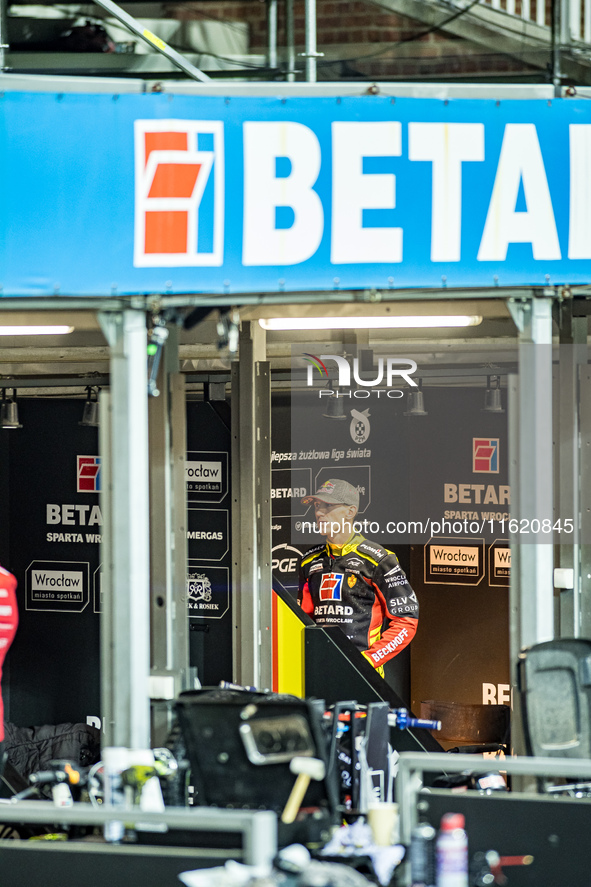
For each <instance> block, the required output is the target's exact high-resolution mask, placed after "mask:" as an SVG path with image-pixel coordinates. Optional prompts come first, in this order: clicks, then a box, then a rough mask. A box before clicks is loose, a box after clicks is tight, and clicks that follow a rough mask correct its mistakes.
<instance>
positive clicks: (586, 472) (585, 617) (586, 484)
mask: <svg viewBox="0 0 591 887" xmlns="http://www.w3.org/2000/svg"><path fill="white" fill-rule="evenodd" d="M580 381H581V389H580V391H581V399H580V404H581V411H580V431H581V433H580V440H581V449H580V469H581V475H580V477H581V503H580V504H581V510H580V521H581V585H580V588H581V636H582V637H584V638H588V637H591V492H590V490H591V483H590V478H591V367H590V366H589V365H587V364H585V366H582V367H581V370H580Z"/></svg>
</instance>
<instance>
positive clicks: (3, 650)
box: [0, 567, 18, 742]
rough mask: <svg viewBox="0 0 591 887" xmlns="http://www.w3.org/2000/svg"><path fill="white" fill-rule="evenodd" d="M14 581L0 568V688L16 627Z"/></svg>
mask: <svg viewBox="0 0 591 887" xmlns="http://www.w3.org/2000/svg"><path fill="white" fill-rule="evenodd" d="M15 591H16V579H15V578H14V576H13V575H12V573H9V572H8V570H4V569H3V568H2V567H0V687H1V682H2V666H3V664H4V659H5V657H6V654H7V652H8V650H9V648H10V645H11V644H12V641H13V639H14V636H15V634H16V627H17V625H18V609H17V606H16V594H15ZM3 739H4V703H3V702H2V693H1V692H0V742H2V740H3Z"/></svg>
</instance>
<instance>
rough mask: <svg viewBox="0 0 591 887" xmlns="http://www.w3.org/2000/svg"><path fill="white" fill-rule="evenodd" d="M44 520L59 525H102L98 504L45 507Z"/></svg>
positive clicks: (49, 505) (50, 505)
mask: <svg viewBox="0 0 591 887" xmlns="http://www.w3.org/2000/svg"><path fill="white" fill-rule="evenodd" d="M45 522H46V523H48V524H58V525H60V526H70V527H71V526H80V527H86V526H88V527H92V526H93V525H95V524H96V525H97V526H99V527H100V526H102V523H103V516H102V514H101V509H100V507H99V506H98V505H54V504H47V505H46V507H45Z"/></svg>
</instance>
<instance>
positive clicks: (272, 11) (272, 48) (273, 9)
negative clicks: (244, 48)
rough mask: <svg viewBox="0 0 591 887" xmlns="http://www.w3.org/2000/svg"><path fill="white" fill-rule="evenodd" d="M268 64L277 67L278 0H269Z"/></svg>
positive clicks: (273, 67) (273, 68)
mask: <svg viewBox="0 0 591 887" xmlns="http://www.w3.org/2000/svg"><path fill="white" fill-rule="evenodd" d="M267 65H268V66H269V68H271V69H272V70H275V69H276V68H277V0H267Z"/></svg>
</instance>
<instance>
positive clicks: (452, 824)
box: [441, 813, 466, 832]
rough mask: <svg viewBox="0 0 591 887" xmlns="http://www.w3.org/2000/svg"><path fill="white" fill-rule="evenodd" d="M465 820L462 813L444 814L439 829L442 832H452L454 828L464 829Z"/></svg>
mask: <svg viewBox="0 0 591 887" xmlns="http://www.w3.org/2000/svg"><path fill="white" fill-rule="evenodd" d="M465 825H466V818H465V816H464V814H463V813H446V814H445V815H444V816H443V817H442V819H441V828H442V830H443V831H444V832H452V831H453V830H454V829H456V828H464V826H465Z"/></svg>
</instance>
